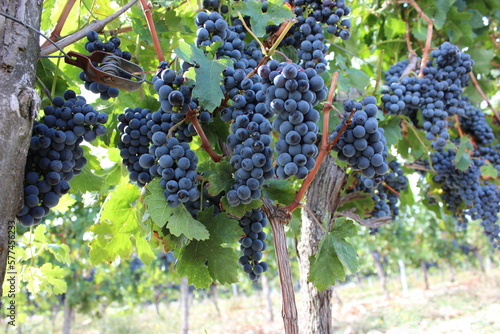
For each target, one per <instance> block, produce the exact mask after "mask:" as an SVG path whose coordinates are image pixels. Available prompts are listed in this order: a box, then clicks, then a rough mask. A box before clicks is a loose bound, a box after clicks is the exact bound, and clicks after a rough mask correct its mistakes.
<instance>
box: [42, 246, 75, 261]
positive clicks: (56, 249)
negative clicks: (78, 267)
mask: <svg viewBox="0 0 500 334" xmlns="http://www.w3.org/2000/svg"><path fill="white" fill-rule="evenodd" d="M47 249H48V250H49V252H50V253H52V255H54V257H55V259H56V260H57V261H59V262H61V263H64V264H67V265H69V264H70V263H71V260H70V258H69V253H70V250H69V247H68V245H65V244H62V245H58V244H47Z"/></svg>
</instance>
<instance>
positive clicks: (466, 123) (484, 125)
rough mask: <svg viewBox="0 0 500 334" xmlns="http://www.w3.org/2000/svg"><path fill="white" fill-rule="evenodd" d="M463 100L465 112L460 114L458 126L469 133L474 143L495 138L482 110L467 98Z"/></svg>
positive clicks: (480, 143) (484, 142) (490, 140)
mask: <svg viewBox="0 0 500 334" xmlns="http://www.w3.org/2000/svg"><path fill="white" fill-rule="evenodd" d="M465 101H466V105H465V113H464V115H462V116H460V126H461V127H462V130H463V131H464V132H465V133H467V134H469V135H471V136H472V137H473V138H474V141H475V142H476V144H478V145H487V144H490V143H491V142H493V140H494V139H495V135H494V133H493V130H492V129H491V127H490V125H489V124H488V122H487V121H486V118H485V115H484V113H483V111H482V110H481V109H478V108H475V107H474V106H472V105H471V103H470V102H469V101H468V100H465Z"/></svg>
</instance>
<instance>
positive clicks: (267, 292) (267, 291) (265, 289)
mask: <svg viewBox="0 0 500 334" xmlns="http://www.w3.org/2000/svg"><path fill="white" fill-rule="evenodd" d="M261 279H262V294H263V295H264V298H265V300H266V309H267V316H268V317H267V320H268V321H269V322H273V321H274V313H273V301H272V299H271V287H270V286H269V279H268V278H267V275H262V276H261Z"/></svg>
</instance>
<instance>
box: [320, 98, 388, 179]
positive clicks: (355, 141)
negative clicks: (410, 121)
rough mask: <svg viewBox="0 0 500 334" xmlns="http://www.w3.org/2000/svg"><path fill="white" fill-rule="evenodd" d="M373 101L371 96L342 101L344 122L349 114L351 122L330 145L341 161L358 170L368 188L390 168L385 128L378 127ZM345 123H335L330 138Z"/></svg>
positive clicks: (333, 136) (375, 107)
mask: <svg viewBox="0 0 500 334" xmlns="http://www.w3.org/2000/svg"><path fill="white" fill-rule="evenodd" d="M375 103H376V99H375V98H374V97H373V96H367V97H366V98H365V99H363V101H362V103H359V102H354V101H352V100H347V101H345V102H344V110H345V113H344V122H345V121H346V120H347V119H348V118H349V117H350V116H351V114H352V116H351V123H349V125H347V127H346V129H345V131H344V132H343V133H342V134H341V135H340V139H339V140H338V142H337V143H336V144H335V145H334V146H333V150H334V151H335V152H338V158H339V159H340V160H341V161H347V162H348V163H349V166H350V167H351V168H352V169H353V170H355V171H361V174H362V177H361V181H362V182H363V184H364V186H365V187H367V188H372V187H374V186H375V185H376V184H379V183H381V182H382V181H383V180H384V177H383V175H384V174H386V173H387V172H388V170H389V166H388V163H387V143H386V140H385V136H384V129H382V128H379V127H378V121H377V118H376V115H377V111H378V108H377V106H376V105H375ZM344 122H342V123H340V124H339V125H337V127H336V129H335V131H334V132H333V133H332V135H331V136H330V140H334V139H335V138H336V137H337V135H338V134H339V131H340V130H341V128H342V127H343V125H344Z"/></svg>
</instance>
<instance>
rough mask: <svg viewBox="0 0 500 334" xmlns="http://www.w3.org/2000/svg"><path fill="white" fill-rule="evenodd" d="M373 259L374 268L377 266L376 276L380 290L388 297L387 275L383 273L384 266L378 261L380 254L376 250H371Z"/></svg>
mask: <svg viewBox="0 0 500 334" xmlns="http://www.w3.org/2000/svg"><path fill="white" fill-rule="evenodd" d="M372 257H373V261H374V262H375V268H377V276H378V278H379V280H380V285H381V286H382V290H384V293H385V296H386V297H387V298H389V296H390V294H389V290H388V289H387V276H386V274H385V270H384V266H383V265H382V262H381V261H380V254H379V253H378V252H377V251H372Z"/></svg>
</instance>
